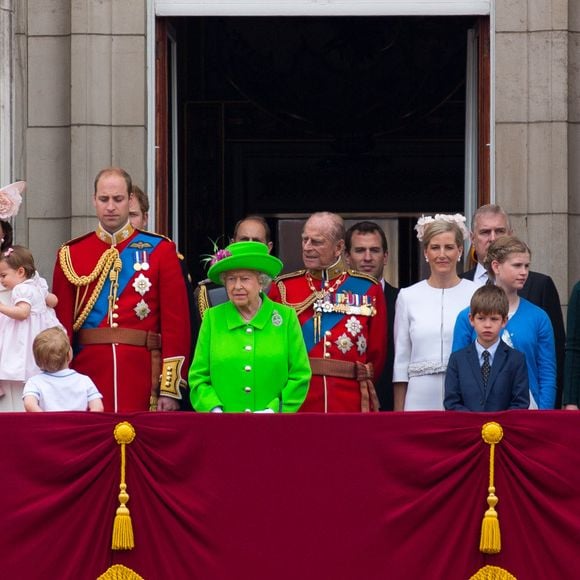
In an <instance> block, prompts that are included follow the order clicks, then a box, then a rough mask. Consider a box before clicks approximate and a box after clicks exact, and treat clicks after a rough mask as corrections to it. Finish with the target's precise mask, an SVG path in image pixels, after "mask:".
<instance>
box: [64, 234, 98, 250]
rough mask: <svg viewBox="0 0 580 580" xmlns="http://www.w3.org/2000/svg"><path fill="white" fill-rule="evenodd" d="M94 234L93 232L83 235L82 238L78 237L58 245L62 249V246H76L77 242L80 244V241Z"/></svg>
mask: <svg viewBox="0 0 580 580" xmlns="http://www.w3.org/2000/svg"><path fill="white" fill-rule="evenodd" d="M94 233H95V232H88V233H87V234H83V235H82V236H78V237H76V238H72V239H71V240H69V241H68V242H64V243H62V244H61V245H60V247H61V248H63V247H64V246H72V245H73V244H76V243H77V242H80V241H81V240H84V239H85V238H88V237H90V236H92V235H93V234H94Z"/></svg>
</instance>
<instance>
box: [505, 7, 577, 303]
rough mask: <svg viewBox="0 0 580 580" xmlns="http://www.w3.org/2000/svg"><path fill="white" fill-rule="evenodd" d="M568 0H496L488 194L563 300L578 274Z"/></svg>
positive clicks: (565, 299)
mask: <svg viewBox="0 0 580 580" xmlns="http://www.w3.org/2000/svg"><path fill="white" fill-rule="evenodd" d="M569 4H570V5H571V4H573V2H572V1H570V2H568V0H517V1H508V0H498V1H497V2H496V19H495V28H496V35H495V43H496V61H495V64H496V78H495V99H496V110H495V131H496V148H495V163H496V183H495V191H496V200H497V202H498V203H499V204H500V205H502V206H503V207H504V208H505V209H506V210H507V211H508V212H509V213H510V214H511V215H512V216H513V221H514V229H515V231H516V233H517V235H519V236H520V237H522V238H523V239H525V240H526V241H527V243H528V244H529V246H530V248H531V249H532V269H534V270H537V271H540V272H544V273H546V274H549V275H551V276H552V277H553V279H554V281H555V283H556V285H557V287H558V290H559V292H560V298H561V300H562V303H563V304H566V303H567V301H568V294H569V288H570V285H571V284H572V283H573V282H574V281H575V279H576V278H577V277H578V276H579V275H580V269H578V268H576V267H574V265H573V264H572V263H571V260H572V259H573V258H572V256H571V254H569V252H568V236H569V231H568V228H569V224H570V220H569V216H568V212H569V209H570V207H569V206H570V200H571V195H570V193H571V184H570V183H569V172H570V169H569V168H571V167H572V166H573V165H574V158H573V157H571V156H570V151H569V142H570V129H571V127H570V121H571V118H570V111H569V97H568V93H569V74H570V66H569V47H570V37H571V34H570V32H569V31H568V29H569V18H568V17H569V14H568V10H569ZM579 264H580V263H579Z"/></svg>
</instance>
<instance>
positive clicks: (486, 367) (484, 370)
mask: <svg viewBox="0 0 580 580" xmlns="http://www.w3.org/2000/svg"><path fill="white" fill-rule="evenodd" d="M490 356H491V355H490V354H489V351H488V350H484V351H483V364H482V365H481V377H482V378H483V386H484V387H486V386H487V380H488V379H489V373H490V372H491V365H490V364H489V357H490Z"/></svg>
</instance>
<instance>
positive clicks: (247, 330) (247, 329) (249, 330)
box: [246, 326, 254, 334]
mask: <svg viewBox="0 0 580 580" xmlns="http://www.w3.org/2000/svg"><path fill="white" fill-rule="evenodd" d="M253 330H254V329H253V328H252V327H251V326H248V328H246V332H247V333H248V334H251V333H252V331H253Z"/></svg>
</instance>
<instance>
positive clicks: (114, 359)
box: [53, 168, 190, 412]
mask: <svg viewBox="0 0 580 580" xmlns="http://www.w3.org/2000/svg"><path fill="white" fill-rule="evenodd" d="M131 185H132V184H131V177H130V176H129V174H128V173H127V172H126V171H124V170H123V169H119V168H108V169H104V170H102V171H101V172H99V174H98V175H97V177H96V179H95V188H94V192H95V193H94V197H93V204H94V206H95V209H96V214H97V218H98V219H99V224H98V226H97V229H96V231H93V232H91V233H89V234H86V235H84V236H81V237H80V238H76V239H74V240H71V241H70V242H67V243H66V244H64V245H63V246H62V247H61V248H60V250H59V252H58V258H57V261H56V266H55V271H54V280H53V291H54V293H55V294H56V295H57V296H58V298H59V302H58V306H57V315H58V318H59V320H60V321H61V322H62V324H63V325H64V326H65V328H66V329H67V331H68V333H69V336H70V337H71V340H72V343H73V345H74V351H75V355H74V358H73V361H72V365H71V366H72V367H73V368H74V369H76V370H77V371H78V372H81V373H84V374H86V375H88V376H89V377H91V379H93V381H94V382H95V384H96V385H97V387H98V388H99V390H100V391H101V393H102V394H103V403H104V406H105V411H115V412H118V411H144V410H147V409H150V408H151V409H155V408H156V409H158V410H162V411H170V410H176V409H178V408H179V399H181V396H182V395H181V391H180V384H181V380H182V378H184V377H183V376H182V369H183V372H186V369H187V366H188V365H187V362H188V361H186V357H187V353H188V352H189V348H190V332H189V325H188V320H189V316H188V314H189V312H188V303H187V295H186V290H185V284H184V282H183V277H182V275H181V270H180V267H179V263H178V259H177V253H176V250H175V244H174V243H173V242H172V241H170V240H168V239H167V238H164V237H163V236H160V235H158V234H153V233H149V232H143V231H139V230H135V229H134V228H133V227H132V226H131V224H130V223H129V201H130V199H131V194H130V192H131ZM184 363H185V364H184Z"/></svg>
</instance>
